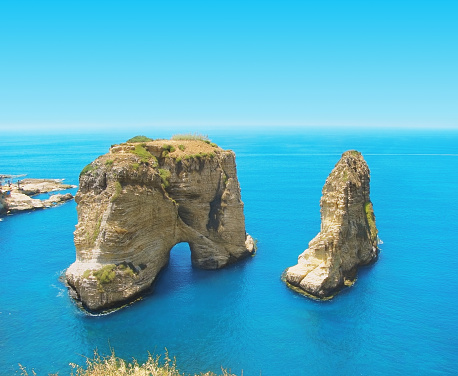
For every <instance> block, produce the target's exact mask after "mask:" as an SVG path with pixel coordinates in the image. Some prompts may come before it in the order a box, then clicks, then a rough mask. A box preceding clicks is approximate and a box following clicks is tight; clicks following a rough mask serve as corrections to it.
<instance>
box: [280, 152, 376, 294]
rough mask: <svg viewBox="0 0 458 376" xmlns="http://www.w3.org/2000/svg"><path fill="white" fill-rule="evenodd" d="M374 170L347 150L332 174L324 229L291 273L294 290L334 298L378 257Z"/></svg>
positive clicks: (325, 191)
mask: <svg viewBox="0 0 458 376" xmlns="http://www.w3.org/2000/svg"><path fill="white" fill-rule="evenodd" d="M369 181H370V172H369V168H368V166H367V163H366V161H365V160H364V158H363V156H362V155H361V153H359V152H357V151H354V150H352V151H347V152H345V153H344V154H343V155H342V158H341V159H340V160H339V162H338V163H337V164H336V166H335V167H334V169H333V170H332V172H331V174H330V175H329V176H328V178H327V180H326V183H325V185H324V187H323V191H322V193H323V195H322V198H321V202H320V206H321V231H320V233H319V234H318V235H317V236H316V237H315V238H314V239H313V240H312V241H311V242H310V243H309V247H308V249H306V250H305V251H304V252H303V253H302V254H301V255H300V256H299V258H298V263H297V265H295V266H292V267H290V268H288V269H287V270H286V272H285V279H286V282H287V283H288V284H289V286H290V287H293V288H294V289H296V290H298V291H300V292H304V293H305V294H308V295H311V296H312V297H316V298H320V299H323V298H330V297H332V296H333V295H334V294H335V293H336V292H337V291H339V290H340V289H341V288H342V287H343V286H345V285H351V284H352V283H353V282H354V280H355V278H356V272H357V269H358V267H359V266H361V265H366V264H369V263H371V262H373V261H375V260H376V259H377V255H378V249H377V228H376V226H375V216H374V211H373V208H372V203H371V201H370V198H369V193H370V188H369Z"/></svg>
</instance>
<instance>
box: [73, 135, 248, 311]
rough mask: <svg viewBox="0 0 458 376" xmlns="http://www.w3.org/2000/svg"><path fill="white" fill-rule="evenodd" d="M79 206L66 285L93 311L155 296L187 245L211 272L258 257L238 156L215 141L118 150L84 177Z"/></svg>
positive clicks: (97, 162) (170, 142)
mask: <svg viewBox="0 0 458 376" xmlns="http://www.w3.org/2000/svg"><path fill="white" fill-rule="evenodd" d="M75 199H76V202H77V204H78V207H77V208H78V225H77V226H76V230H75V233H74V242H75V246H76V261H75V262H74V263H73V264H72V265H71V266H70V267H69V268H68V269H67V272H66V278H67V282H68V284H69V286H70V287H71V289H72V290H73V292H74V293H75V294H76V297H77V299H79V300H80V301H81V302H82V304H83V305H84V306H85V308H86V309H88V310H90V311H103V310H106V309H109V308H112V307H118V306H121V305H123V304H124V303H126V302H129V301H132V300H133V299H135V298H136V297H137V296H138V295H139V294H141V293H142V292H144V291H145V290H148V289H149V287H150V286H151V285H152V283H153V282H154V281H155V279H156V277H157V275H158V273H159V272H160V271H161V269H162V268H164V266H166V265H167V263H168V260H169V255H170V250H171V249H172V247H173V246H174V245H176V244H178V243H180V242H187V243H188V244H189V246H190V249H191V260H192V263H193V265H195V266H197V267H200V268H204V269H218V268H222V267H224V266H226V265H228V264H231V263H233V262H236V261H237V260H240V259H242V258H244V257H247V256H249V255H251V254H252V253H253V252H254V248H255V247H254V242H253V239H252V238H251V236H249V235H247V234H246V232H245V218H244V214H243V202H242V200H241V195H240V186H239V182H238V180H237V171H236V165H235V154H234V152H232V151H230V150H223V149H221V148H219V147H218V146H216V145H215V144H212V143H210V142H209V141H206V142H205V141H202V140H180V141H175V140H155V141H148V142H144V143H139V142H127V143H124V144H121V145H114V146H112V147H111V149H110V151H109V153H107V154H105V155H103V156H101V157H99V158H97V159H96V160H95V161H94V162H92V163H91V164H89V165H88V166H86V168H85V169H84V170H83V171H82V172H81V175H80V188H79V191H78V193H77V195H76V197H75Z"/></svg>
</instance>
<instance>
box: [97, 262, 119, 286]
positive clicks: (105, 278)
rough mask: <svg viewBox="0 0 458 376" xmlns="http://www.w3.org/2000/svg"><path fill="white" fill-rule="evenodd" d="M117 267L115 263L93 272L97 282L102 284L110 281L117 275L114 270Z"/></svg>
mask: <svg viewBox="0 0 458 376" xmlns="http://www.w3.org/2000/svg"><path fill="white" fill-rule="evenodd" d="M115 268H116V265H115V264H108V265H105V266H103V267H102V268H101V269H99V270H96V271H95V272H93V274H94V277H95V278H96V279H97V282H98V283H99V284H101V285H104V284H107V283H110V282H112V281H113V279H115V277H116V273H115V270H114V269H115Z"/></svg>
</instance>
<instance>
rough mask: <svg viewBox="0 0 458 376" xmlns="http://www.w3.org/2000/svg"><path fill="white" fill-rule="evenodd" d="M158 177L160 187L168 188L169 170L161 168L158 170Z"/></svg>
mask: <svg viewBox="0 0 458 376" xmlns="http://www.w3.org/2000/svg"><path fill="white" fill-rule="evenodd" d="M159 176H160V177H161V180H162V186H163V187H164V188H168V187H169V185H170V182H169V178H170V171H169V170H164V169H163V168H160V169H159Z"/></svg>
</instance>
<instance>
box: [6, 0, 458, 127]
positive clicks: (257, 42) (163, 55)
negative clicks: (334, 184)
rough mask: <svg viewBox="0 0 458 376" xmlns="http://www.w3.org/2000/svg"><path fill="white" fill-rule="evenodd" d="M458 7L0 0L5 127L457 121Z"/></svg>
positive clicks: (422, 3)
mask: <svg viewBox="0 0 458 376" xmlns="http://www.w3.org/2000/svg"><path fill="white" fill-rule="evenodd" d="M457 20H458V2H457V1H452V0H450V1H440V0H435V1H421V0H417V1H402V0H398V1H288V0H284V1H262V2H258V1H248V0H246V1H199V0H195V1H153V0H152V1H135V0H130V1H115V0H112V1H97V0H92V1H84V0H78V1H73V0H66V1H62V0H59V1H44V0H32V1H21V0H16V1H12V0H0V130H6V129H32V128H33V129H38V128H39V129H53V128H56V129H62V128H75V129H76V128H77V129H91V130H93V129H114V128H126V127H131V128H138V129H140V128H142V127H175V126H188V127H200V126H204V127H230V126H241V127H244V126H260V127H264V126H277V127H279V126H361V127H388V128H391V127H401V126H402V127H441V128H458V22H457Z"/></svg>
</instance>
